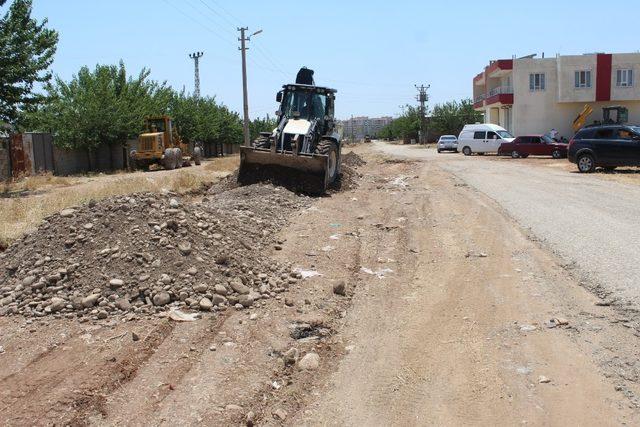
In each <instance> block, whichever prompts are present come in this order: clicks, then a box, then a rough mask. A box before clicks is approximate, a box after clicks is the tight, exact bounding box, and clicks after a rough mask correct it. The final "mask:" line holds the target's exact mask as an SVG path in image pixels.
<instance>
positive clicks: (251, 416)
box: [245, 411, 256, 427]
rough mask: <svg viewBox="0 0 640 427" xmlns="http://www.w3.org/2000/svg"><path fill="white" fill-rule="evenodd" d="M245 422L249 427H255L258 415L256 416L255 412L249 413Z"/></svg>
mask: <svg viewBox="0 0 640 427" xmlns="http://www.w3.org/2000/svg"><path fill="white" fill-rule="evenodd" d="M245 420H246V422H247V427H253V424H254V423H255V421H256V414H254V412H253V411H249V412H248V413H247V417H246V418H245Z"/></svg>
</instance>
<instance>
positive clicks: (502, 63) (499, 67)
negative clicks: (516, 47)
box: [485, 59, 513, 79]
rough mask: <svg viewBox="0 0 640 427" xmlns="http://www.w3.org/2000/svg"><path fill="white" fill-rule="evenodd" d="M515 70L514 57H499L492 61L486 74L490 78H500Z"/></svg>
mask: <svg viewBox="0 0 640 427" xmlns="http://www.w3.org/2000/svg"><path fill="white" fill-rule="evenodd" d="M512 70H513V60H512V59H498V60H497V61H493V62H491V64H489V66H488V67H487V69H486V72H485V73H486V75H487V77H489V78H492V79H493V78H500V77H504V76H506V75H507V74H509V73H510V72H511V71H512Z"/></svg>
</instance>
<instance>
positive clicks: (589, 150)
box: [568, 125, 640, 173]
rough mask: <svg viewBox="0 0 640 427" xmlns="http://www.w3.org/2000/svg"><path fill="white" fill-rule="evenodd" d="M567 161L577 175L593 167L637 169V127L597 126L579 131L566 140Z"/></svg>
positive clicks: (639, 159)
mask: <svg viewBox="0 0 640 427" xmlns="http://www.w3.org/2000/svg"><path fill="white" fill-rule="evenodd" d="M568 157H569V161H570V162H571V163H575V164H576V165H577V166H578V170H579V171H580V172H583V173H584V172H593V171H594V170H595V169H596V168H597V167H602V168H604V169H605V170H613V169H615V168H616V167H618V166H640V126H627V125H601V126H589V127H585V128H582V129H580V130H579V131H578V133H577V134H576V135H575V136H574V137H573V138H571V141H569V155H568Z"/></svg>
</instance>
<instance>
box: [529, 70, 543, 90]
mask: <svg viewBox="0 0 640 427" xmlns="http://www.w3.org/2000/svg"><path fill="white" fill-rule="evenodd" d="M544 89H545V86H544V73H536V74H529V90H530V91H531V92H533V91H534V90H544Z"/></svg>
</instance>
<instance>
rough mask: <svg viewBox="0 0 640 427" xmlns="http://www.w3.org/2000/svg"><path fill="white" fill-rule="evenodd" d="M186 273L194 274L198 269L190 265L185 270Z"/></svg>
mask: <svg viewBox="0 0 640 427" xmlns="http://www.w3.org/2000/svg"><path fill="white" fill-rule="evenodd" d="M187 274H188V275H190V276H195V275H196V274H198V269H197V268H195V267H190V268H189V269H188V270H187Z"/></svg>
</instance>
